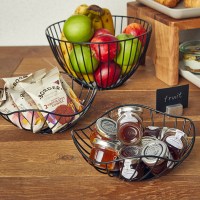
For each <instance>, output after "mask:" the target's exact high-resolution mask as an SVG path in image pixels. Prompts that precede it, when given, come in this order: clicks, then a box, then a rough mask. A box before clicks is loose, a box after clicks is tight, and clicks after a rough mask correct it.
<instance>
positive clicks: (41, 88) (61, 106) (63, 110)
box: [19, 68, 76, 133]
mask: <svg viewBox="0 0 200 200" xmlns="http://www.w3.org/2000/svg"><path fill="white" fill-rule="evenodd" d="M19 84H20V86H21V87H23V88H24V90H25V91H26V92H27V93H28V94H29V95H30V96H31V98H32V99H33V100H34V101H35V102H36V104H37V106H38V108H39V109H41V110H45V111H47V112H42V115H43V116H44V118H45V119H46V120H47V124H48V126H49V128H50V129H51V130H52V133H55V132H57V131H58V130H60V129H61V128H62V127H64V126H65V125H66V124H68V123H69V122H71V121H72V120H73V118H74V116H73V114H75V113H76V109H75V106H74V104H73V102H72V101H71V99H70V98H69V97H68V96H67V95H66V93H65V91H64V90H63V87H62V84H61V81H60V77H59V70H58V69H57V68H53V69H52V70H51V71H50V72H49V73H47V74H46V76H45V77H44V78H43V79H42V80H41V81H40V82H36V83H33V84H32V85H30V84H27V83H25V82H21V83H19ZM56 114H61V115H70V116H59V115H56ZM71 115H72V116H71Z"/></svg>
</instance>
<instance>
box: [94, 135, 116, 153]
mask: <svg viewBox="0 0 200 200" xmlns="http://www.w3.org/2000/svg"><path fill="white" fill-rule="evenodd" d="M93 144H94V145H99V146H100V147H103V148H109V149H112V150H117V151H118V150H119V149H120V145H119V144H117V143H115V142H110V141H106V140H101V139H99V138H94V140H93Z"/></svg>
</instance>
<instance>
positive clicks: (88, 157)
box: [72, 104, 195, 181]
mask: <svg viewBox="0 0 200 200" xmlns="http://www.w3.org/2000/svg"><path fill="white" fill-rule="evenodd" d="M141 111H142V112H141ZM126 117H128V118H127V119H129V120H130V119H131V120H130V121H126V120H125V119H126ZM72 138H73V141H74V144H75V146H76V148H77V149H78V151H79V152H80V154H81V155H82V157H83V158H84V159H85V161H86V162H87V163H88V164H90V165H91V166H92V167H94V168H95V169H96V170H97V171H99V172H100V173H103V174H108V175H109V176H111V177H118V178H120V179H123V180H126V181H142V180H148V179H153V178H159V177H161V176H164V175H167V174H168V173H169V172H171V171H172V170H173V169H174V168H176V167H178V166H179V165H180V164H184V162H183V161H184V160H185V159H186V158H187V157H188V156H189V155H190V153H191V151H192V148H193V146H194V143H195V126H194V123H193V122H192V121H191V120H190V119H188V118H186V117H182V116H173V115H169V114H166V113H162V112H160V111H157V110H155V109H153V108H150V107H148V106H145V105H140V104H127V105H121V106H117V107H114V108H112V109H110V110H108V111H106V112H105V113H104V114H102V115H101V116H100V117H99V118H98V119H96V120H95V121H93V122H91V124H90V125H89V126H86V127H84V128H80V129H74V130H72Z"/></svg>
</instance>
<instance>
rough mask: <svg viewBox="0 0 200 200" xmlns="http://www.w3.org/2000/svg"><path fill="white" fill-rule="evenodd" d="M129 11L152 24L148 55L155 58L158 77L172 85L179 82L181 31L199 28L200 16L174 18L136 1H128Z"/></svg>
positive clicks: (129, 13) (131, 14)
mask: <svg viewBox="0 0 200 200" xmlns="http://www.w3.org/2000/svg"><path fill="white" fill-rule="evenodd" d="M127 13H128V15H130V16H134V17H139V18H142V19H144V20H147V21H148V22H150V23H151V24H152V30H153V32H152V37H151V41H150V44H149V48H148V51H147V55H148V56H149V57H151V59H152V60H153V63H154V65H155V72H156V77H157V78H159V79H160V80H161V81H163V82H165V83H166V84H167V85H170V86H174V85H177V84H179V70H178V68H179V67H178V66H179V44H180V42H181V40H180V32H181V31H188V30H194V29H196V30H199V29H200V17H197V18H188V19H174V18H171V17H169V16H167V15H165V14H162V13H160V12H158V11H157V10H154V9H152V8H149V7H147V6H145V5H143V4H140V3H136V2H129V3H127ZM190 39H191V40H193V38H190Z"/></svg>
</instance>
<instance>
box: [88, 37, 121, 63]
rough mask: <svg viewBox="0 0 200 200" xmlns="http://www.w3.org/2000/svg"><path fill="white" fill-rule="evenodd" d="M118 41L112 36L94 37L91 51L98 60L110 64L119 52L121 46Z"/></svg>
mask: <svg viewBox="0 0 200 200" xmlns="http://www.w3.org/2000/svg"><path fill="white" fill-rule="evenodd" d="M117 41H118V39H117V38H116V37H115V36H113V35H110V34H103V35H98V36H96V37H93V38H92V40H91V43H93V44H91V45H90V46H91V49H92V51H93V53H94V56H95V58H96V59H97V60H99V61H101V62H108V61H111V60H113V59H114V58H115V57H116V55H117V53H118V52H119V49H120V45H119V43H118V42H117Z"/></svg>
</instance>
